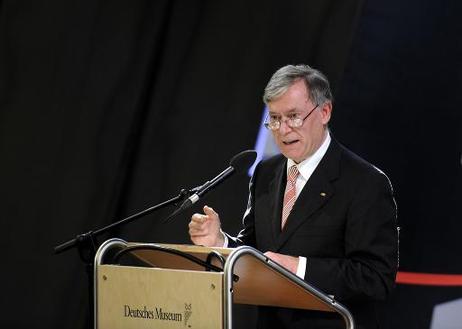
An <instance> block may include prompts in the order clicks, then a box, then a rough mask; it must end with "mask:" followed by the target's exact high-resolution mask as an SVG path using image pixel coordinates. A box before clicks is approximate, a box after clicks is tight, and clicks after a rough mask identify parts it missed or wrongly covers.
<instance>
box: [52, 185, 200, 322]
mask: <svg viewBox="0 0 462 329" xmlns="http://www.w3.org/2000/svg"><path fill="white" fill-rule="evenodd" d="M199 188H200V187H196V188H194V189H191V190H185V189H182V190H181V191H180V194H178V195H177V196H176V197H173V198H171V199H169V200H167V201H164V202H162V203H159V204H157V205H155V206H152V207H149V208H147V209H145V210H142V211H140V212H138V213H135V214H133V215H130V216H128V217H126V218H124V219H122V220H119V221H118V222H115V223H112V224H109V225H107V226H105V227H102V228H99V229H97V230H95V231H88V232H86V233H82V234H79V235H77V236H76V237H75V238H74V239H71V240H69V241H67V242H64V243H62V244H60V245H57V246H56V247H54V253H55V254H60V253H62V252H65V251H67V250H70V249H72V248H77V249H78V252H79V256H80V259H81V260H82V262H83V263H84V264H85V271H86V273H87V278H88V294H89V295H88V297H89V308H90V310H89V311H90V312H89V316H90V318H89V321H90V327H89V328H92V326H94V316H95V314H94V301H93V288H94V287H93V271H94V258H95V255H96V250H97V247H96V245H97V242H96V239H95V238H96V237H98V236H100V235H101V234H103V233H105V232H107V231H110V230H113V229H115V228H118V227H121V226H123V225H126V224H128V223H130V222H133V221H134V220H136V219H138V218H140V217H143V216H145V215H147V214H149V213H151V212H153V211H155V210H158V209H162V208H165V207H167V206H169V205H171V204H175V205H177V204H178V203H179V202H181V201H183V200H185V199H186V198H188V197H189V196H190V195H191V194H192V193H195V192H196V191H197V190H198V189H199ZM182 210H183V209H182ZM180 212H181V211H174V212H173V213H172V214H171V215H170V216H168V218H171V217H173V216H176V215H177V214H178V213H180Z"/></svg>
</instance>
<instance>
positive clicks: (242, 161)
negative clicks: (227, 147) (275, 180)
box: [169, 150, 257, 218]
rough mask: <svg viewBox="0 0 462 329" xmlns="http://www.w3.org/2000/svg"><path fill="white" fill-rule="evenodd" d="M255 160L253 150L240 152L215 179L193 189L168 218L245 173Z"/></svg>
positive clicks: (255, 154) (255, 155)
mask: <svg viewBox="0 0 462 329" xmlns="http://www.w3.org/2000/svg"><path fill="white" fill-rule="evenodd" d="M256 158H257V152H255V151H254V150H246V151H242V152H240V153H238V154H236V155H235V156H233V158H232V159H231V161H230V162H229V167H228V168H226V169H225V170H223V171H222V172H221V173H220V174H218V175H217V176H216V177H215V178H213V179H212V180H210V181H207V182H205V183H204V184H203V185H201V186H199V187H196V188H194V189H193V191H194V194H193V195H191V196H190V197H189V198H188V199H186V200H185V201H184V202H183V203H182V204H181V206H180V207H179V208H178V209H177V210H175V211H174V212H173V213H172V214H171V215H170V216H169V218H172V217H173V216H175V215H177V214H178V213H179V212H181V211H183V210H185V209H187V208H189V207H190V206H192V205H193V204H195V203H196V202H197V201H198V200H199V199H200V198H201V197H202V196H203V195H205V194H206V193H207V192H208V191H210V190H211V189H213V188H214V187H216V186H217V185H218V184H220V183H222V182H223V181H224V180H225V179H227V178H228V177H230V176H231V175H232V174H234V173H235V172H237V173H240V172H244V171H247V170H248V169H249V168H250V166H251V165H252V164H253V163H254V162H255V159H256Z"/></svg>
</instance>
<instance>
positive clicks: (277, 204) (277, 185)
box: [269, 158, 287, 245]
mask: <svg viewBox="0 0 462 329" xmlns="http://www.w3.org/2000/svg"><path fill="white" fill-rule="evenodd" d="M286 166H287V160H286V158H284V161H281V164H280V165H279V166H278V168H277V169H276V175H275V176H274V178H273V180H272V181H271V183H270V186H269V190H270V191H272V193H273V195H272V197H271V199H272V200H273V202H274V203H273V207H272V212H271V231H272V235H273V245H276V241H277V239H278V238H279V235H280V234H281V213H282V204H283V202H284V192H285V186H286V176H287V175H286V171H287V169H286Z"/></svg>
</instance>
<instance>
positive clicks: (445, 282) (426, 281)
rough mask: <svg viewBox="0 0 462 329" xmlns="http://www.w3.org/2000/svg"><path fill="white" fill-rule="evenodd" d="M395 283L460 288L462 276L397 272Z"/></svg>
mask: <svg viewBox="0 0 462 329" xmlns="http://www.w3.org/2000/svg"><path fill="white" fill-rule="evenodd" d="M396 283H399V284H412V285H422V286H462V275H460V274H430V273H415V272H398V274H397V276H396Z"/></svg>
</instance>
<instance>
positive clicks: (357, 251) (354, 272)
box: [230, 139, 398, 329]
mask: <svg viewBox="0 0 462 329" xmlns="http://www.w3.org/2000/svg"><path fill="white" fill-rule="evenodd" d="M286 163H287V159H286V158H285V157H283V156H282V155H279V156H275V157H273V158H271V159H269V160H266V161H263V162H261V163H259V165H258V166H257V168H256V170H255V173H254V176H253V178H252V180H251V183H250V196H249V203H248V208H247V211H246V214H245V215H244V220H243V222H244V228H243V230H242V231H241V232H240V233H239V235H238V237H237V238H235V239H233V241H231V244H230V246H233V245H238V244H246V245H250V246H254V247H256V248H257V249H259V250H260V251H262V252H265V251H273V252H278V253H282V254H287V255H292V256H304V257H306V258H307V269H306V274H305V280H306V281H307V282H308V283H310V284H312V285H314V286H315V287H317V288H319V289H321V290H322V291H324V292H325V293H327V294H331V295H334V296H335V298H336V299H337V300H339V301H340V302H342V303H343V304H345V305H346V306H347V307H348V308H349V309H350V311H351V312H352V313H353V317H354V319H355V321H356V325H357V328H377V327H378V324H377V318H376V309H375V308H376V307H375V303H376V301H379V300H384V299H385V298H386V297H387V295H388V294H389V293H390V291H391V290H392V288H393V287H394V282H395V275H396V271H397V262H398V237H397V226H396V204H395V201H394V198H393V190H392V187H391V184H390V181H389V180H388V178H387V176H386V175H385V174H384V173H383V172H382V171H380V170H379V169H377V168H376V167H374V166H372V165H371V164H369V163H367V162H366V161H365V160H363V159H361V158H360V157H358V156H357V155H355V154H353V153H352V152H350V151H349V150H347V149H346V148H345V147H343V146H341V145H340V144H339V143H337V142H336V141H335V140H334V139H332V141H331V144H330V146H329V148H328V150H327V152H326V154H325V155H324V157H323V159H322V160H321V162H320V163H319V165H318V167H317V168H316V170H315V171H314V172H313V174H312V176H311V177H310V179H309V180H308V182H307V183H306V185H305V187H304V188H303V190H302V191H301V193H300V195H299V197H298V198H297V200H296V202H295V205H294V207H293V209H292V212H291V213H290V215H289V218H288V220H287V223H286V226H285V228H284V230H283V231H282V232H281V229H280V223H281V211H282V203H283V197H284V196H283V194H284V189H285V185H286ZM260 312H261V314H260V315H259V323H260V326H259V327H261V328H291V329H294V328H325V327H326V328H337V327H338V328H344V324H343V320H341V319H340V318H336V316H332V315H330V314H325V313H322V314H321V313H318V312H309V311H300V310H287V309H276V308H261V310H260Z"/></svg>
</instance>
